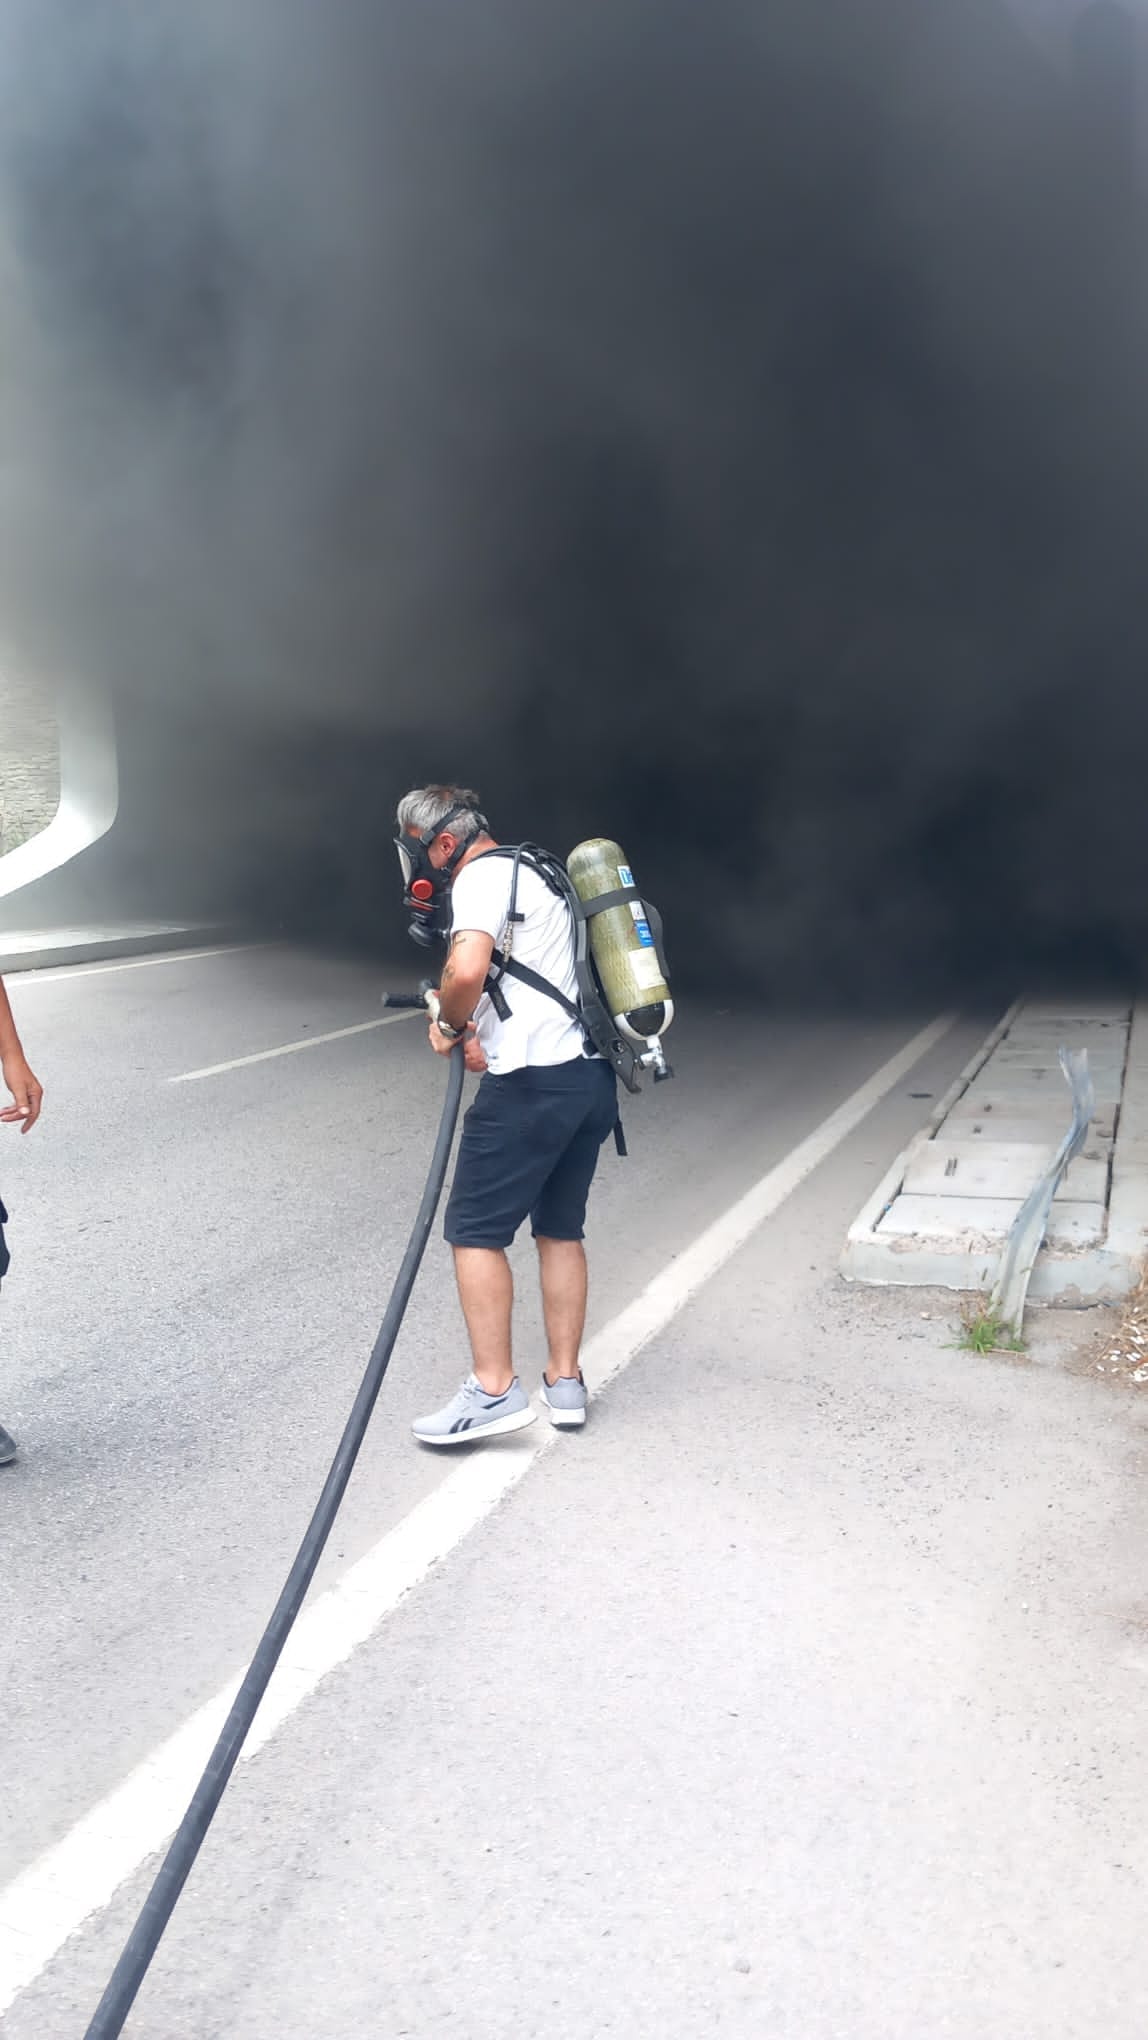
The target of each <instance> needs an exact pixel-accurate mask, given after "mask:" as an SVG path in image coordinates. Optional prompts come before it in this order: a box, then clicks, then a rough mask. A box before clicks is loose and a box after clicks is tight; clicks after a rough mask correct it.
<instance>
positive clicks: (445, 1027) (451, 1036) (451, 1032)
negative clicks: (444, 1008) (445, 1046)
mask: <svg viewBox="0 0 1148 2040" xmlns="http://www.w3.org/2000/svg"><path fill="white" fill-rule="evenodd" d="M435 1026H436V1027H437V1028H438V1031H439V1033H440V1034H444V1035H445V1036H446V1038H447V1040H448V1041H461V1040H462V1037H463V1032H464V1030H463V1029H462V1028H461V1027H452V1026H451V1024H450V1021H449V1020H444V1019H443V1017H442V1014H441V1013H440V1014H439V1016H438V1019H437V1020H436V1021H435Z"/></svg>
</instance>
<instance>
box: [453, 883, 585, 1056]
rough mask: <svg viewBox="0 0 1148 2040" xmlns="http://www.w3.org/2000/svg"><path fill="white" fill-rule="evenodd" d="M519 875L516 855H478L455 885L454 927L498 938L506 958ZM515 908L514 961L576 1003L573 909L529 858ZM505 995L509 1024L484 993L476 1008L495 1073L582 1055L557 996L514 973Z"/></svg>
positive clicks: (485, 1051)
mask: <svg viewBox="0 0 1148 2040" xmlns="http://www.w3.org/2000/svg"><path fill="white" fill-rule="evenodd" d="M513 871H514V859H513V857H482V858H475V860H474V861H473V863H471V864H465V865H464V866H463V868H462V870H461V871H460V872H459V873H458V875H457V877H456V878H455V880H454V883H453V885H452V886H451V907H452V915H453V918H452V924H451V925H452V929H453V930H455V931H457V930H460V929H463V928H475V929H478V930H480V931H481V932H482V933H483V934H484V935H491V936H493V938H494V946H495V948H496V949H498V950H500V951H501V952H502V954H503V955H504V956H505V954H506V933H507V927H508V922H507V916H508V914H509V912H510V882H511V877H512V875H513ZM516 911H517V912H518V913H520V914H522V915H523V916H524V917H525V918H524V919H523V920H521V921H516V922H515V923H514V927H513V929H512V930H511V954H512V956H513V957H514V959H515V961H516V962H517V963H525V964H528V965H529V967H530V969H531V970H536V971H537V972H538V975H539V977H544V978H546V979H547V980H548V981H549V983H550V984H552V985H555V986H557V988H558V990H559V991H560V992H564V993H565V995H566V997H567V998H568V999H576V997H577V990H578V987H577V981H576V979H575V976H574V944H573V941H572V937H571V925H570V909H569V907H568V906H567V905H566V903H565V901H564V900H560V899H559V898H558V895H557V894H556V893H552V892H551V890H550V887H549V886H548V885H547V884H546V882H545V880H543V879H541V878H539V876H538V873H537V872H536V871H532V870H531V868H530V866H529V865H528V864H527V863H526V861H525V859H523V861H522V863H521V864H520V865H519V867H518V899H517V903H516ZM502 992H503V996H504V998H505V1000H506V1003H507V1005H508V1006H509V1007H510V1018H509V1020H500V1019H499V1017H498V1015H497V1013H496V1012H495V1010H494V1008H493V1006H492V1005H491V1003H490V1000H489V998H488V997H487V995H486V993H485V992H484V993H483V996H482V998H481V999H480V1000H479V1002H478V1005H477V1006H476V1008H475V1011H474V1022H475V1027H476V1029H477V1032H478V1040H479V1044H480V1046H481V1048H482V1051H483V1054H484V1055H485V1056H486V1060H487V1065H488V1067H489V1069H490V1071H491V1074H492V1075H493V1076H496V1077H504V1076H506V1074H507V1072H508V1071H510V1070H520V1069H523V1068H525V1067H526V1066H527V1065H528V1064H530V1065H535V1064H553V1063H564V1062H571V1061H572V1060H573V1058H574V1057H575V1056H576V1055H581V1054H582V1052H583V1051H582V1041H583V1036H582V1029H581V1028H580V1027H579V1026H578V1025H577V1023H576V1021H574V1020H571V1019H570V1017H569V1015H568V1014H567V1013H564V1012H563V1010H562V1008H561V1006H560V1005H559V1004H558V1002H557V1000H556V999H551V998H548V997H547V996H546V994H545V993H543V992H536V991H535V990H534V988H533V986H532V985H524V984H522V983H521V982H520V981H519V980H518V979H517V978H515V977H511V976H507V977H505V978H504V979H503V981H502Z"/></svg>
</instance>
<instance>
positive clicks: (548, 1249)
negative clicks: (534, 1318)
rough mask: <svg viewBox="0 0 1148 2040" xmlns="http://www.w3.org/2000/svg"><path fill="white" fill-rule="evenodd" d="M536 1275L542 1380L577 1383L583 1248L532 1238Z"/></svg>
mask: <svg viewBox="0 0 1148 2040" xmlns="http://www.w3.org/2000/svg"><path fill="white" fill-rule="evenodd" d="M535 1245H536V1246H537V1248H538V1272H539V1276H540V1279H541V1283H542V1315H543V1318H544V1320H545V1323H546V1344H547V1348H548V1350H549V1362H548V1365H547V1368H546V1379H547V1381H548V1382H549V1383H550V1384H551V1386H553V1384H554V1382H556V1381H558V1380H560V1379H563V1378H565V1379H568V1380H573V1381H578V1380H580V1379H581V1371H580V1369H579V1365H578V1355H579V1352H580V1351H581V1347H582V1333H583V1330H584V1329H585V1325H586V1294H587V1273H586V1249H585V1247H584V1246H583V1245H582V1242H581V1240H550V1239H547V1238H545V1236H544V1235H543V1234H541V1233H539V1234H537V1235H536V1238H535Z"/></svg>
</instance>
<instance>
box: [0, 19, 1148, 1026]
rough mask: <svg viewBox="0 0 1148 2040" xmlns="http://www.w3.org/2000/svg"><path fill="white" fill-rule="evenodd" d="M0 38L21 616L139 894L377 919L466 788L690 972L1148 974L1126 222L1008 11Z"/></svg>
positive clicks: (5, 432) (2, 215)
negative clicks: (126, 831)
mask: <svg viewBox="0 0 1148 2040" xmlns="http://www.w3.org/2000/svg"><path fill="white" fill-rule="evenodd" d="M0 23H2V25H3V45H4V52H5V54H4V60H3V63H2V65H0V307H2V309H0V337H2V341H3V345H2V348H0V358H2V359H3V361H4V364H5V365H4V385H3V388H4V394H3V400H2V405H0V447H2V449H3V456H4V457H3V463H2V472H0V613H2V616H3V631H4V635H5V636H6V637H7V639H8V640H9V641H10V642H11V643H12V644H13V645H14V646H16V647H18V649H19V651H20V654H21V656H23V657H26V658H30V659H33V660H34V661H36V662H37V663H39V664H41V665H43V666H45V667H47V668H48V669H49V670H52V669H55V670H67V671H68V672H70V673H72V674H76V673H79V674H90V675H91V676H92V677H93V678H100V679H103V680H105V681H107V682H109V683H110V684H112V685H114V687H115V688H116V690H117V694H118V697H119V699H120V701H121V703H122V704H123V712H122V715H121V721H122V723H123V725H124V727H125V730H126V731H127V732H128V735H127V738H126V741H127V743H128V745H129V748H130V747H131V745H133V744H134V745H135V747H136V748H135V752H134V753H133V757H134V759H135V770H136V771H137V775H138V776H140V777H142V778H147V777H148V776H149V775H150V778H151V781H152V787H151V796H150V798H144V797H143V796H142V795H141V796H140V797H139V799H138V800H137V804H136V808H135V810H134V814H135V820H134V823H133V827H134V829H135V835H134V837H133V839H132V847H133V855H135V856H136V857H137V858H139V859H140V860H141V861H142V862H143V863H145V864H146V865H147V867H148V869H149V872H150V873H151V874H152V876H153V878H155V882H157V883H159V882H160V880H162V882H163V883H164V884H166V885H167V886H168V887H169V888H171V889H173V890H174V891H178V889H179V887H180V886H181V885H186V882H187V880H186V867H187V864H188V861H189V855H190V845H191V844H192V843H194V842H198V841H200V840H201V839H202V837H203V835H204V833H205V831H204V806H205V802H206V801H207V800H208V799H209V798H210V800H211V801H212V802H213V804H214V812H213V816H212V821H211V829H210V832H209V833H211V834H212V838H213V841H214V845H215V849H214V855H213V856H212V857H211V858H210V859H206V860H205V859H204V857H203V856H202V855H199V856H198V858H197V859H196V866H197V870H198V872H199V875H200V877H201V878H202V877H203V875H204V872H205V871H207V872H209V875H210V883H211V885H212V886H213V887H214V888H215V889H216V890H217V891H218V892H219V893H220V895H221V896H222V895H223V894H225V893H226V892H227V891H228V888H229V887H230V888H231V889H232V890H234V891H235V892H236V893H237V895H243V894H244V893H245V889H246V893H247V895H249V896H250V897H251V898H255V897H258V898H259V899H260V900H261V901H263V902H265V903H275V902H276V900H277V898H280V899H281V902H286V901H288V900H290V902H291V903H292V904H293V906H294V907H295V908H298V909H299V910H300V911H301V912H304V914H305V917H309V918H310V919H311V920H312V921H313V922H314V923H315V924H316V925H321V924H322V923H323V922H324V921H325V920H326V921H330V922H338V923H340V925H343V926H346V927H354V926H363V927H369V926H372V925H374V923H375V922H376V921H377V919H378V912H379V908H378V895H379V894H380V893H381V892H382V891H383V890H385V889H387V888H390V887H391V886H392V885H393V882H394V881H393V874H392V871H391V869H390V866H389V864H388V865H386V866H385V867H383V866H381V865H380V864H379V863H378V861H377V858H378V855H379V854H382V846H383V845H385V842H386V837H387V834H388V833H389V818H390V810H391V808H392V807H393V798H394V796H395V794H397V793H398V792H399V791H401V790H402V785H403V783H404V781H405V780H406V779H408V778H411V777H415V778H418V777H432V776H433V777H437V776H441V775H449V774H450V773H452V772H453V773H458V774H459V775H461V776H463V777H464V778H466V779H467V780H477V781H478V783H479V784H480V785H481V787H482V790H483V793H484V796H485V798H486V801H487V804H488V807H490V808H492V809H493V810H494V812H495V817H496V821H497V823H498V825H499V826H500V828H501V830H502V832H503V833H504V834H505V835H507V836H511V835H515V834H519V833H526V832H530V833H534V834H541V835H544V836H547V837H549V838H550V839H551V840H553V841H555V843H556V846H557V847H559V848H567V847H568V846H569V842H570V841H572V840H573V838H574V837H575V836H577V835H581V834H587V833H597V832H599V831H604V832H606V833H619V834H621V835H622V836H623V837H624V838H625V840H626V842H627V846H628V848H629V850H630V854H631V856H632V858H633V860H634V862H635V864H636V865H638V867H639V869H640V870H642V871H644V873H645V875H646V882H647V883H648V884H649V886H650V890H651V891H652V892H653V893H654V894H655V897H658V896H659V895H660V896H661V898H660V903H661V904H662V906H663V909H664V910H665V911H666V912H667V916H668V919H669V922H670V926H671V929H672V932H673V935H674V945H673V954H674V956H675V958H676V960H678V961H679V962H684V963H686V964H687V965H692V966H693V968H694V969H695V970H697V971H698V972H701V971H703V970H714V969H719V970H726V971H728V969H729V959H730V958H731V957H733V958H735V959H736V971H737V975H738V977H739V979H740V980H741V981H742V982H758V983H760V984H763V985H765V986H768V987H770V988H773V989H775V990H776V989H778V988H780V987H786V986H788V987H790V988H791V989H794V990H808V989H809V988H810V987H818V986H820V987H822V988H828V989H829V990H831V991H832V992H834V993H835V994H838V995H839V994H841V993H843V992H844V991H846V990H848V991H849V992H850V994H854V993H857V992H864V991H866V990H876V991H879V990H880V988H881V987H882V986H883V985H885V984H888V983H890V982H895V983H896V984H898V985H901V986H903V985H905V984H911V985H917V986H920V988H921V990H922V993H923V994H924V993H925V992H926V991H931V990H932V988H933V987H934V986H940V985H942V984H944V983H945V982H946V981H960V982H964V981H966V980H968V978H969V977H970V975H971V976H972V977H974V978H975V977H977V976H979V977H981V978H982V979H991V978H992V977H993V975H994V973H996V974H998V975H999V974H1001V973H1004V974H1005V975H1007V974H1008V973H1009V972H1012V971H1015V970H1016V969H1017V968H1018V967H1019V966H1020V964H1021V962H1022V961H1024V960H1027V961H1028V962H1029V963H1030V964H1031V967H1032V968H1034V969H1037V970H1039V969H1044V968H1049V969H1052V968H1065V967H1069V968H1077V969H1082V968H1084V967H1086V966H1087V965H1097V966H1102V965H1105V964H1124V963H1126V962H1127V960H1128V959H1129V958H1130V957H1132V956H1133V955H1134V954H1135V953H1136V952H1137V951H1138V949H1139V948H1140V946H1141V943H1142V937H1143V933H1144V912H1143V908H1142V906H1141V903H1140V891H1141V888H1140V885H1139V870H1138V862H1137V860H1138V858H1139V855H1140V850H1141V845H1142V840H1143V834H1144V826H1143V823H1142V822H1141V820H1140V813H1141V811H1142V809H1143V800H1142V798H1141V789H1142V786H1143V783H1144V768H1145V764H1146V762H1148V758H1146V751H1148V744H1146V729H1145V707H1144V686H1143V674H1144V637H1145V626H1144V621H1143V616H1142V611H1143V608H1144V604H1143V602H1142V599H1141V596H1140V586H1139V584H1140V580H1141V578H1142V564H1141V556H1140V546H1141V536H1140V534H1141V532H1142V531H1143V529H1144V516H1145V508H1146V507H1148V490H1146V479H1148V465H1146V462H1145V430H1146V422H1145V421H1146V415H1148V414H1146V412H1145V406H1144V401H1143V399H1144V371H1143V367H1142V364H1143V362H1144V360H1145V359H1146V358H1148V357H1146V354H1145V339H1146V332H1145V295H1144V277H1143V270H1144V260H1143V250H1144V248H1145V246H1146V245H1148V241H1146V239H1145V236H1144V233H1143V227H1144V219H1143V215H1142V212H1141V210H1140V208H1139V205H1138V202H1137V200H1136V199H1135V196H1134V194H1133V193H1132V192H1131V190H1130V189H1128V188H1127V187H1126V186H1125V185H1124V184H1122V183H1121V181H1120V179H1119V177H1118V176H1116V175H1115V173H1114V171H1113V166H1112V161H1111V160H1110V154H1104V155H1101V154H1098V152H1097V151H1096V149H1095V148H1094V146H1093V142H1094V139H1095V137H1094V136H1093V135H1091V134H1090V132H1089V129H1088V127H1087V125H1086V124H1082V123H1081V122H1080V120H1079V119H1078V116H1077V113H1076V112H1075V111H1074V108H1073V105H1072V101H1071V96H1070V94H1069V93H1068V91H1067V89H1066V87H1065V85H1064V82H1063V80H1062V79H1061V78H1060V77H1058V75H1057V74H1056V72H1054V71H1053V70H1052V69H1051V68H1050V67H1049V66H1048V65H1047V63H1045V62H1044V60H1043V59H1042V58H1041V56H1040V55H1039V52H1038V51H1037V50H1036V48H1035V46H1034V45H1033V44H1031V43H1030V42H1029V41H1028V40H1027V39H1026V38H1025V36H1024V35H1023V33H1022V32H1021V30H1020V29H1019V28H1018V27H1017V26H1016V24H1015V23H1014V22H1013V21H1012V20H1011V18H1010V17H1009V16H1008V15H1007V14H1006V13H1005V12H1004V11H1003V10H1002V9H1001V8H1000V7H999V6H997V5H995V4H993V0H937V4H934V5H932V6H929V7H922V6H921V5H920V4H919V0H912V4H910V0H872V4H870V5H867V6H866V7H865V8H863V9H862V8H857V7H856V6H851V5H846V4H845V0H838V4H833V0H776V4H769V0H758V4H750V0H709V4H708V5H707V6H706V7H705V8H699V7H698V6H697V4H696V0H688V4H687V0H657V4H655V0H611V4H610V5H608V6H607V5H602V6H598V5H582V6H577V7H576V6H573V5H571V4H569V0H562V4H559V0H484V4H483V5H482V6H474V5H471V4H469V0H420V5H419V6H418V7H416V8H411V7H400V6H398V5H397V4H396V5H392V4H389V0H370V4H368V0H330V4H327V5H323V6H316V5H314V4H312V0H230V4H226V5H225V4H222V0H196V4H195V5H194V6H188V5H187V4H186V0H185V4H182V5H174V4H171V0H139V4H136V0H118V4H113V0H3V4H0ZM181 813H182V815H183V819H182V821H181V820H180V815H181ZM348 814H353V815H355V816H356V817H357V818H358V819H357V820H356V823H355V826H354V827H353V828H352V829H351V830H350V831H349V832H348V830H347V827H346V818H347V815H348ZM387 854H389V853H387ZM276 872H278V873H279V874H280V876H279V878H278V879H277V878H276V876H275V874H276ZM157 875H158V876H157ZM256 875H257V876H256Z"/></svg>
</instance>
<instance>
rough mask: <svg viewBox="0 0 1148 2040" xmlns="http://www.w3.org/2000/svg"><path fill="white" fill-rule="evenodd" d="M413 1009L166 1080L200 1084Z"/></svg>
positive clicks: (364, 1030) (387, 1023)
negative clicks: (204, 1080) (205, 1080)
mask: <svg viewBox="0 0 1148 2040" xmlns="http://www.w3.org/2000/svg"><path fill="white" fill-rule="evenodd" d="M417 1018H418V1015H417V1013H415V1012H414V1011H413V1009H412V1011H410V1012H407V1013H384V1014H383V1015H382V1018H381V1019H379V1020H358V1021H356V1023H355V1025H354V1026H353V1027H336V1028H335V1030H334V1032H333V1033H331V1034H309V1035H308V1036H307V1039H306V1040H305V1041H285V1042H284V1043H283V1046H282V1048H261V1049H259V1050H258V1051H257V1053H256V1054H255V1055H237V1056H236V1057H235V1060H234V1061H233V1062H223V1063H212V1064H211V1066H210V1068H208V1069H206V1070H186V1071H185V1072H184V1074H183V1075H182V1076H181V1077H169V1078H168V1080H167V1081H168V1083H169V1084H200V1083H202V1082H203V1079H204V1078H205V1077H224V1076H226V1075H227V1072H228V1070H246V1069H249V1068H250V1066H251V1064H252V1063H261V1062H274V1061H275V1059H276V1057H277V1056H280V1055H300V1054H301V1053H302V1051H303V1050H304V1049H305V1048H322V1046H323V1044H324V1042H326V1041H346V1039H347V1036H348V1035H349V1034H369V1033H370V1032H371V1029H372V1028H373V1027H393V1026H394V1024H395V1022H396V1021H397V1020H415V1019H417Z"/></svg>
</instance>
